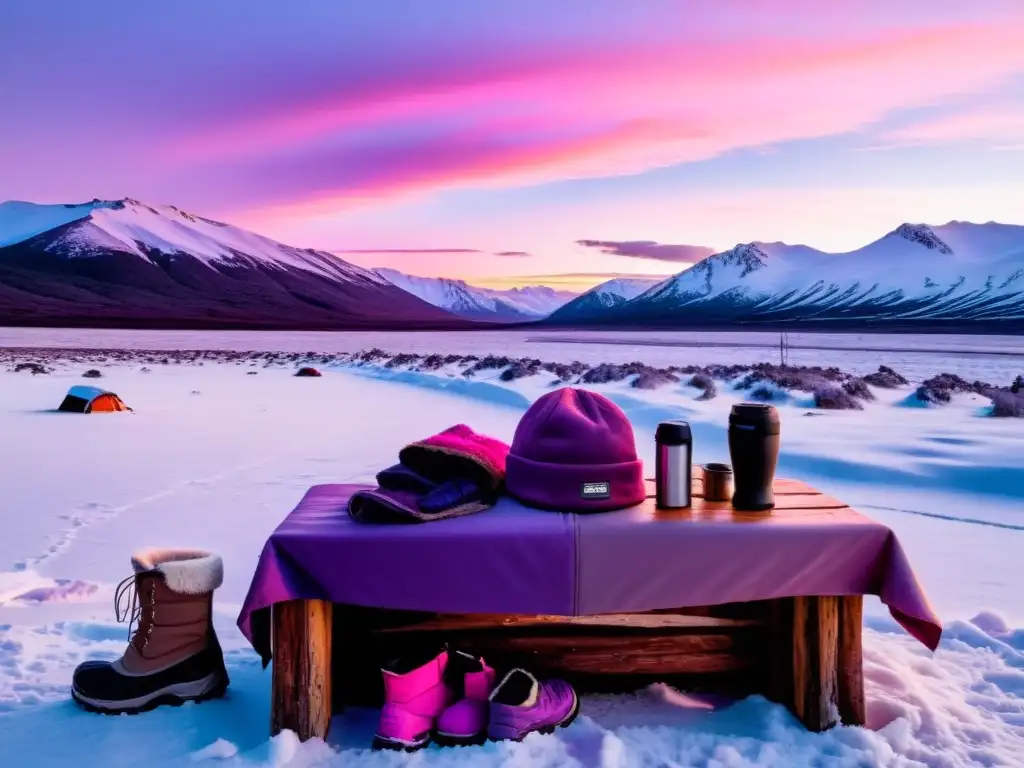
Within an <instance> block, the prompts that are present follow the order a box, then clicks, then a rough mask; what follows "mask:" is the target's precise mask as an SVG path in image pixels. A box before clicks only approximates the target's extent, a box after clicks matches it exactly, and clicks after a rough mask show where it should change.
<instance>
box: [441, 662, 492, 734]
mask: <svg viewBox="0 0 1024 768" xmlns="http://www.w3.org/2000/svg"><path fill="white" fill-rule="evenodd" d="M453 668H455V669H453ZM448 672H449V674H453V676H454V675H458V676H459V677H461V680H458V679H456V681H455V683H456V686H455V687H456V688H458V687H459V683H461V687H462V694H463V697H462V698H461V699H459V700H458V701H456V702H455V703H454V704H452V705H451V706H450V707H448V709H446V710H445V711H444V712H442V713H441V716H440V717H439V718H438V719H437V733H436V734H435V737H434V738H435V740H436V741H437V743H438V744H444V745H446V746H452V747H458V746H468V745H470V744H483V743H484V742H485V741H487V722H488V720H489V719H490V704H489V702H488V697H489V696H490V695H491V691H492V690H493V689H494V683H495V681H496V679H497V673H496V672H495V671H494V670H493V669H491V668H490V667H489V666H487V662H486V661H484V660H483V659H482V658H477V657H476V656H470V655H469V654H468V653H463V652H462V651H456V652H455V654H454V655H453V657H452V660H451V666H449V668H448Z"/></svg>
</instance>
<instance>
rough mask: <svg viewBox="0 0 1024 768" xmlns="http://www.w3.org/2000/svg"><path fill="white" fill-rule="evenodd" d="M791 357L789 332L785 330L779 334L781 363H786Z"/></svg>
mask: <svg viewBox="0 0 1024 768" xmlns="http://www.w3.org/2000/svg"><path fill="white" fill-rule="evenodd" d="M788 357H789V334H788V333H786V332H785V331H783V332H782V333H780V334H779V365H785V364H786V360H787V358H788Z"/></svg>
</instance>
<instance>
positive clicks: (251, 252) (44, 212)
mask: <svg viewBox="0 0 1024 768" xmlns="http://www.w3.org/2000/svg"><path fill="white" fill-rule="evenodd" d="M0 322H3V323H7V324H18V325H22V324H28V325H65V324H84V325H103V326H108V325H113V326H119V325H124V326H135V325H142V326H148V327H235V328H244V327H254V328H389V327H390V328H411V327H417V328H419V327H427V328H448V327H471V325H470V324H468V323H467V322H466V321H465V320H463V319H461V318H457V317H455V316H453V315H452V314H451V313H448V312H445V311H444V310H442V309H440V308H438V307H435V306H433V305H431V304H429V303H428V302H425V301H423V300H422V299H420V298H418V297H416V296H413V295H411V294H409V293H408V292H406V291H403V290H401V289H400V288H397V287H396V286H394V285H392V284H391V283H389V282H387V281H386V280H384V279H382V278H381V277H380V276H378V275H376V274H375V273H373V272H371V271H369V270H365V269H362V268H360V267H357V266H355V265H352V264H349V263H348V262H345V261H343V260H341V259H339V258H338V257H336V256H334V255H332V254H329V253H326V252H322V251H316V250H313V249H301V248H294V247H292V246H288V245H284V244H282V243H278V242H276V241H274V240H271V239H269V238H266V237H262V236H261V235H257V234H254V233H252V232H249V231H247V230H244V229H241V228H239V227H233V226H231V225H228V224H223V223H220V222H216V221H212V220H210V219H205V218H203V217H200V216H194V215H193V214H190V213H187V212H185V211H181V210H179V209H178V208H175V207H174V206H150V205H146V204H144V203H141V202H139V201H137V200H132V199H129V198H125V199H123V200H114V201H101V200H94V201H92V202H91V203H84V204H81V205H74V206H63V205H53V206H40V205H34V204H32V203H22V202H10V203H3V204H0Z"/></svg>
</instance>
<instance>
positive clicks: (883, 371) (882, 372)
mask: <svg viewBox="0 0 1024 768" xmlns="http://www.w3.org/2000/svg"><path fill="white" fill-rule="evenodd" d="M864 381H866V382H867V383H868V384H870V385H871V386H873V387H882V388H883V389H896V388H897V387H905V386H907V384H909V383H910V382H909V381H907V380H906V379H905V378H903V376H901V375H900V374H898V373H896V371H894V370H893V369H892V368H890V367H889V366H887V365H880V366H878V370H877V371H876V372H875V373H869V374H868V375H867V376H865V377H864Z"/></svg>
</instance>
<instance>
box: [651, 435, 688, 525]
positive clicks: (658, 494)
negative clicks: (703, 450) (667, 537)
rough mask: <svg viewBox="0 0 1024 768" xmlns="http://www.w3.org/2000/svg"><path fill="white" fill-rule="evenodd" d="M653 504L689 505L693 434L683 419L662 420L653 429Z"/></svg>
mask: <svg viewBox="0 0 1024 768" xmlns="http://www.w3.org/2000/svg"><path fill="white" fill-rule="evenodd" d="M654 446H655V450H656V451H657V454H656V455H655V460H654V485H655V493H654V496H655V504H656V506H657V507H658V509H681V508H685V507H688V506H690V503H691V498H690V493H691V490H690V484H691V482H692V475H693V469H692V468H693V436H692V435H691V434H690V425H689V424H687V423H686V422H685V421H663V422H661V423H660V424H659V425H658V429H657V430H655V432H654Z"/></svg>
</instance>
